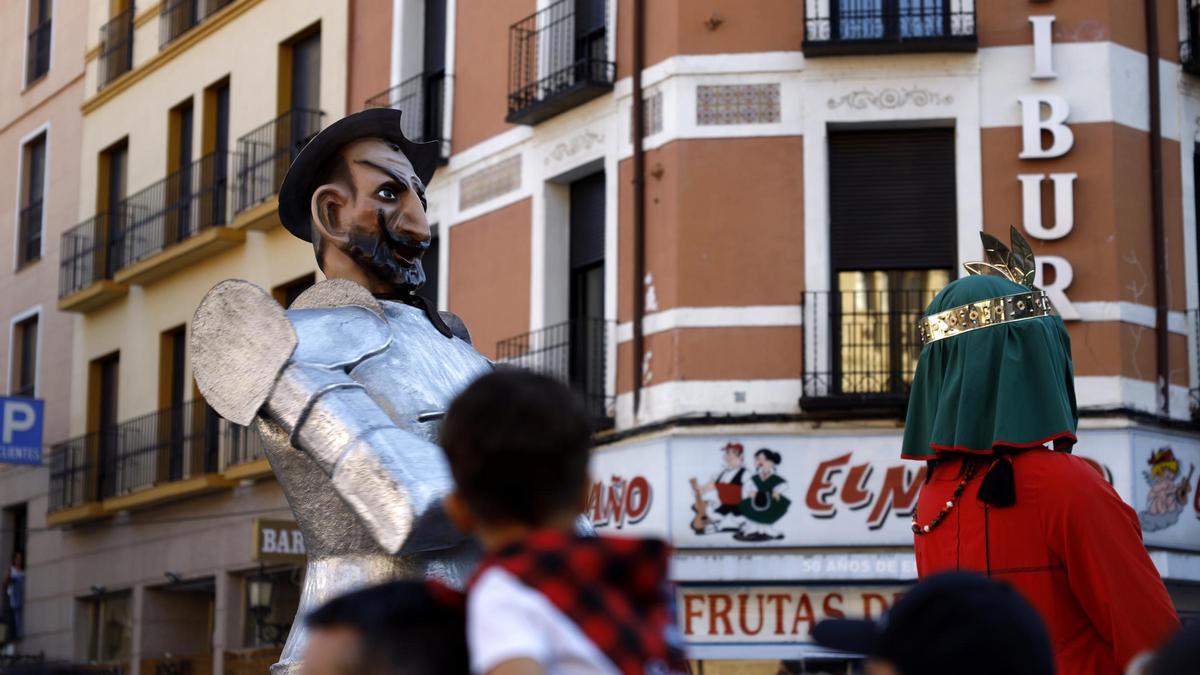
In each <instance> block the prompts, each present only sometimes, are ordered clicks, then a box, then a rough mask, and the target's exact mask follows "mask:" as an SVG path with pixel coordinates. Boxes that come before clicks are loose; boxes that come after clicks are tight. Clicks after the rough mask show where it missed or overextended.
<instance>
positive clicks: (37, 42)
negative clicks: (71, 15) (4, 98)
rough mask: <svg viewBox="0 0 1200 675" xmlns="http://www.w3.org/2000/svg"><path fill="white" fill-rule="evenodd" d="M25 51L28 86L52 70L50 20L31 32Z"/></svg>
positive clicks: (26, 81)
mask: <svg viewBox="0 0 1200 675" xmlns="http://www.w3.org/2000/svg"><path fill="white" fill-rule="evenodd" d="M25 50H26V51H25V84H26V85H28V84H30V83H32V82H34V81H36V80H38V79H40V78H41V77H42V76H43V75H45V74H46V73H47V72H49V70H50V19H46V20H45V21H43V22H42V23H40V24H39V25H38V27H37V28H34V29H33V30H32V31H30V32H29V38H28V43H27V44H26V46H25Z"/></svg>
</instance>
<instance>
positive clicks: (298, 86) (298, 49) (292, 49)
mask: <svg viewBox="0 0 1200 675" xmlns="http://www.w3.org/2000/svg"><path fill="white" fill-rule="evenodd" d="M284 51H285V53H286V54H287V55H288V56H289V57H290V58H289V59H287V61H288V62H289V70H288V78H287V83H288V87H289V89H288V91H287V92H286V94H285V98H286V99H287V100H286V101H285V106H284V109H285V110H288V109H290V110H309V111H315V110H320V109H321V32H320V30H317V31H316V32H314V33H312V34H310V35H306V36H305V37H302V38H300V39H298V40H296V41H294V42H292V43H291V44H289V45H285V47H284ZM293 137H296V138H299V137H301V134H299V133H296V134H293Z"/></svg>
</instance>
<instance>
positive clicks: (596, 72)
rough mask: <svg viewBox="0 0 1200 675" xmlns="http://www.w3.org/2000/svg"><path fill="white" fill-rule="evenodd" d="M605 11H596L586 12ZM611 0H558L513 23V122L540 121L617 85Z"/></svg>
mask: <svg viewBox="0 0 1200 675" xmlns="http://www.w3.org/2000/svg"><path fill="white" fill-rule="evenodd" d="M585 9H586V11H587V12H589V13H590V12H596V11H601V12H604V15H603V16H600V17H592V16H585V15H584V14H581V12H582V11H584V10H585ZM608 34H609V30H608V25H607V7H606V3H595V2H588V1H587V0H559V2H556V3H554V4H552V5H550V6H549V7H546V8H545V9H542V10H541V11H539V12H537V13H535V14H532V15H530V16H528V17H526V18H524V19H522V20H520V21H518V22H516V23H514V24H513V25H512V26H511V27H510V28H509V39H508V116H507V118H506V119H507V120H508V121H509V122H514V123H517V124H537V123H538V122H541V121H542V120H545V119H548V118H550V117H553V116H554V115H557V114H559V113H561V112H563V111H565V110H568V109H570V108H574V107H575V106H577V105H580V104H581V103H584V102H586V101H589V100H591V99H593V98H596V97H597V96H600V95H602V94H604V93H605V92H609V91H612V87H613V81H614V79H615V77H616V71H617V67H616V64H615V63H613V62H612V61H609V60H608Z"/></svg>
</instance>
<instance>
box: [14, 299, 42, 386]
mask: <svg viewBox="0 0 1200 675" xmlns="http://www.w3.org/2000/svg"><path fill="white" fill-rule="evenodd" d="M11 339H12V348H11V349H12V366H11V367H10V368H9V372H10V373H11V374H12V375H11V377H12V382H11V383H10V384H9V391H11V392H12V395H13V396H24V397H26V398H33V397H35V396H36V395H37V349H38V315H37V314H33V315H32V316H29V317H27V318H25V319H21V320H20V321H17V322H16V323H15V324H13V329H12V338H11Z"/></svg>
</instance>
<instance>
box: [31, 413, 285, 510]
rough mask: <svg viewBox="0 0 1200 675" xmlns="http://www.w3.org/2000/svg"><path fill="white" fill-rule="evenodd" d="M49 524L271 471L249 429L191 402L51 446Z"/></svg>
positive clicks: (211, 488)
mask: <svg viewBox="0 0 1200 675" xmlns="http://www.w3.org/2000/svg"><path fill="white" fill-rule="evenodd" d="M49 465H50V497H49V507H48V511H49V513H48V515H47V523H48V524H49V525H51V526H57V525H66V524H72V523H78V522H84V521H87V520H92V519H96V518H102V517H105V516H108V515H112V514H113V513H116V512H117V511H122V510H128V509H136V508H141V507H145V506H150V505H153V504H158V503H162V502H166V501H171V500H175V499H182V498H185V497H190V496H194V495H199V494H204V493H207V492H212V491H215V490H221V489H224V488H228V487H232V486H233V485H235V484H236V483H237V481H239V480H244V479H253V478H260V477H263V476H266V475H269V474H270V473H271V469H270V465H269V464H267V462H266V458H265V454H264V452H263V446H262V441H261V440H260V438H259V436H258V433H257V432H256V431H254V430H253V429H250V428H247V427H242V426H238V425H236V424H233V423H231V422H228V421H226V420H223V419H221V418H220V417H218V416H217V414H216V413H215V412H213V410H212V409H211V408H209V407H208V406H207V405H205V404H204V402H203V401H191V402H188V403H185V404H183V405H182V406H179V407H175V408H168V409H165V410H159V411H157V412H154V413H150V414H149V415H143V416H141V417H136V418H134V419H131V420H128V421H126V422H122V423H121V424H118V425H116V426H115V427H113V428H111V429H107V430H104V431H101V432H93V433H89V434H85V435H83V436H79V437H77V438H72V439H70V440H67V441H64V442H62V443H59V444H57V445H55V446H52V447H51V449H50V454H49Z"/></svg>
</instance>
